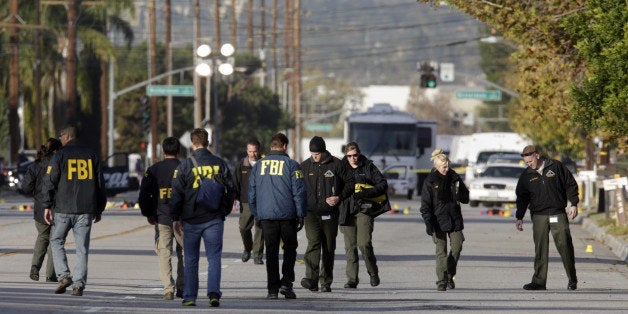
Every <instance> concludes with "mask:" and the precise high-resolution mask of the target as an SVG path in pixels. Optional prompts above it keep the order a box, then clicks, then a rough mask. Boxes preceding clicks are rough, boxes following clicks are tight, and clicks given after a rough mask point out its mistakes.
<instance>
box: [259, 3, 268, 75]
mask: <svg viewBox="0 0 628 314" xmlns="http://www.w3.org/2000/svg"><path fill="white" fill-rule="evenodd" d="M259 51H260V55H259V56H260V60H261V61H262V68H261V75H260V86H262V87H265V85H266V64H267V62H266V5H265V3H264V0H260V47H259Z"/></svg>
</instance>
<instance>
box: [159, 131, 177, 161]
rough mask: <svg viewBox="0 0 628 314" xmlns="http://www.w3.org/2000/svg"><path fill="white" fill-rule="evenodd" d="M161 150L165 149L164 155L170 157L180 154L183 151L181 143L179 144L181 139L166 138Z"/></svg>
mask: <svg viewBox="0 0 628 314" xmlns="http://www.w3.org/2000/svg"><path fill="white" fill-rule="evenodd" d="M161 149H163V151H164V154H166V155H169V156H176V155H178V154H179V150H180V149H181V143H179V139H177V138H176V137H172V136H170V137H166V138H165V139H164V140H163V141H162V142H161Z"/></svg>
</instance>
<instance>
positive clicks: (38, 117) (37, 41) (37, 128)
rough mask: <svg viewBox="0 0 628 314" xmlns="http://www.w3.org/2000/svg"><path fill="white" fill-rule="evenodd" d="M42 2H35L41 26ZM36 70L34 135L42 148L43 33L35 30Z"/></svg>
mask: <svg viewBox="0 0 628 314" xmlns="http://www.w3.org/2000/svg"><path fill="white" fill-rule="evenodd" d="M39 1H40V0H35V24H37V25H39V24H40V23H41V16H40V10H41V8H40V6H39ZM34 48H35V69H34V73H33V78H34V81H35V82H34V84H33V87H34V89H33V93H34V94H35V108H34V109H35V112H34V115H35V121H34V122H35V130H33V131H35V134H33V135H34V136H33V137H34V138H35V142H34V143H33V144H35V147H39V146H41V143H42V140H43V139H42V136H41V83H40V82H41V31H40V30H39V29H36V30H35V47H34Z"/></svg>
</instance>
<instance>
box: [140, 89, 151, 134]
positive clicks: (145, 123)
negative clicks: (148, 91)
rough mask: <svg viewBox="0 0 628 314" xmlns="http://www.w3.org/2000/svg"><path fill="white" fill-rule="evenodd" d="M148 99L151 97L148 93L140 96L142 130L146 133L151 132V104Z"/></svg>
mask: <svg viewBox="0 0 628 314" xmlns="http://www.w3.org/2000/svg"><path fill="white" fill-rule="evenodd" d="M148 100H149V98H148V96H146V95H144V96H142V97H140V105H141V106H140V110H141V120H142V130H144V132H146V133H148V132H150V104H149V103H148Z"/></svg>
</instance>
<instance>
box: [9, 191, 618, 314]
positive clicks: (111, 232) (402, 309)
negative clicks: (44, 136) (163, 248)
mask: <svg viewBox="0 0 628 314" xmlns="http://www.w3.org/2000/svg"><path fill="white" fill-rule="evenodd" d="M135 198H136V194H133V193H129V194H126V195H120V196H118V197H116V198H115V199H114V200H115V201H117V203H118V204H119V203H120V202H121V201H122V200H125V199H126V200H127V201H132V200H134V199H135ZM27 204H29V199H28V198H24V197H21V196H16V195H12V194H6V193H3V194H2V195H0V235H1V236H0V295H1V296H2V297H1V298H0V312H2V313H17V312H20V313H24V312H31V313H80V312H95V313H107V312H109V313H128V312H134V313H169V312H173V311H176V312H198V311H208V310H209V311H218V312H229V313H308V312H318V311H330V312H344V313H358V312H360V313H364V312H367V313H368V312H372V313H378V312H393V313H394V312H397V313H416V312H435V311H439V312H482V313H486V312H495V313H503V312H506V311H514V312H518V313H532V312H534V313H543V312H553V313H555V312H563V313H583V312H594V313H600V312H605V313H627V312H628V267H626V264H625V263H624V262H622V261H620V260H619V258H617V257H616V256H615V255H614V254H613V253H612V252H611V251H610V250H609V249H607V248H606V247H605V246H604V245H603V244H601V243H597V242H595V240H593V237H592V236H591V235H590V234H589V233H588V232H587V231H586V230H584V229H582V228H581V227H580V226H579V225H576V224H572V226H571V231H572V236H573V238H574V247H575V251H576V252H575V253H576V268H577V270H578V278H579V284H578V290H576V291H568V290H567V289H566V286H567V278H566V276H565V273H564V270H563V267H562V263H561V261H560V257H559V256H558V253H557V251H556V249H555V248H554V247H553V244H552V246H551V249H550V266H549V276H548V284H547V285H548V290H547V291H525V290H523V289H522V286H523V284H525V283H528V282H529V281H530V279H531V276H532V271H533V269H532V266H533V265H532V263H533V260H532V258H533V254H534V248H533V245H532V233H531V224H530V221H529V219H526V221H525V224H524V231H523V232H518V231H516V230H515V225H514V218H512V217H503V216H487V215H482V213H481V211H483V210H486V209H485V208H482V207H478V208H470V207H468V206H465V207H463V211H464V216H465V230H464V234H465V238H466V241H465V244H464V248H463V251H462V257H461V260H460V263H459V268H458V274H457V276H456V289H454V290H448V291H446V292H438V291H436V286H435V281H436V275H435V273H434V271H435V266H434V244H433V243H432V242H431V238H429V237H428V236H426V235H425V231H424V230H425V228H424V225H423V223H422V220H421V219H420V216H419V214H418V205H419V202H418V200H413V201H406V200H395V201H393V205H396V207H397V208H399V209H400V210H401V212H400V213H396V214H390V213H387V214H384V215H382V216H380V217H378V218H377V219H376V224H375V233H374V247H375V253H376V256H377V258H378V266H379V269H380V278H381V285H379V286H378V287H371V286H370V285H369V284H368V274H367V273H366V269H365V267H364V264H363V262H361V264H360V266H361V267H360V277H361V283H360V285H359V286H358V288H357V289H344V288H343V285H344V283H345V281H346V279H345V259H344V245H343V243H344V242H343V240H342V234H341V233H339V237H338V241H337V244H338V245H337V250H336V266H335V271H334V275H335V280H334V283H333V285H332V292H331V293H319V292H310V291H308V290H305V289H303V288H301V287H300V285H299V282H300V279H301V278H302V277H303V275H304V273H305V267H304V265H303V264H300V263H297V266H296V270H295V271H296V277H297V280H296V282H295V291H296V293H297V299H296V300H286V299H282V298H280V299H279V300H266V299H265V296H266V288H265V287H266V272H265V267H264V266H261V265H255V264H253V263H252V260H251V261H249V262H248V263H242V262H241V260H240V254H241V252H242V244H241V240H240V236H239V232H238V219H237V217H238V215H237V214H232V215H230V216H229V217H228V218H227V221H226V226H225V236H224V246H223V247H224V249H223V262H222V265H223V270H222V292H223V299H222V302H221V307H220V308H217V309H210V308H208V305H207V303H208V300H207V299H206V297H203V296H204V295H205V294H206V291H205V287H204V286H205V285H204V281H205V279H206V276H207V273H206V269H207V264H206V261H204V260H201V266H200V275H201V288H200V291H199V296H201V297H200V298H199V299H198V300H197V305H198V306H197V307H196V308H183V307H181V303H180V299H175V300H174V301H166V300H162V287H161V282H160V281H159V276H158V266H157V256H156V255H155V252H154V246H153V243H154V242H153V236H154V234H153V229H152V227H150V226H149V225H148V224H147V223H146V220H145V219H144V217H142V216H141V215H140V213H139V210H136V209H132V208H131V209H121V208H111V209H108V210H107V211H106V212H105V214H104V215H103V220H102V221H101V222H99V223H97V224H95V225H94V227H93V229H92V242H91V250H90V256H89V275H88V283H87V287H86V290H85V293H84V295H83V296H82V297H73V296H71V295H70V294H69V293H66V294H63V295H55V294H54V293H53V290H54V288H55V286H56V284H53V283H46V282H41V281H40V282H34V281H31V280H30V279H29V278H28V273H29V270H30V260H31V256H32V247H33V244H34V241H35V237H36V230H35V226H34V222H33V220H32V212H29V211H20V210H19V209H20V206H19V205H27ZM116 206H117V205H116ZM406 208H408V211H407V214H404V213H403V209H406ZM306 242H307V241H306V239H305V232H304V231H301V232H300V233H299V248H298V252H299V256H298V258H299V259H302V258H303V252H304V250H305V247H306V245H307V243H306ZM587 246H590V248H591V251H592V252H587ZM67 247H68V252H69V253H70V254H69V260H70V265H71V267H72V265H74V259H73V258H74V255H73V254H74V247H73V238H72V236H71V235H70V237H69V238H68V246H67ZM174 261H176V260H175V259H173V262H174ZM42 274H44V272H43V270H42ZM42 277H43V276H42Z"/></svg>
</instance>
